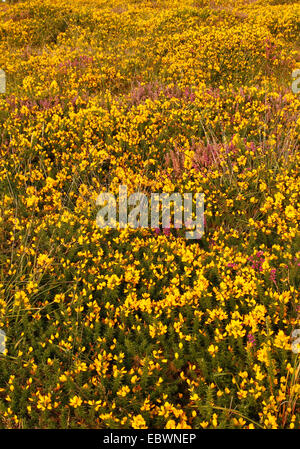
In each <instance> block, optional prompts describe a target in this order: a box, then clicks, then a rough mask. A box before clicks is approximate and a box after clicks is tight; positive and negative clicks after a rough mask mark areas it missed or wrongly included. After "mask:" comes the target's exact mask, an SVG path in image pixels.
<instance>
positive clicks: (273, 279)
mask: <svg viewBox="0 0 300 449" xmlns="http://www.w3.org/2000/svg"><path fill="white" fill-rule="evenodd" d="M270 279H271V281H272V282H274V284H276V268H272V270H271V271H270Z"/></svg>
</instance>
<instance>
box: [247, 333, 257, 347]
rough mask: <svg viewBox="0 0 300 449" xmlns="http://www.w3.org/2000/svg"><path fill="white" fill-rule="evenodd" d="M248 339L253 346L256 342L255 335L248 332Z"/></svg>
mask: <svg viewBox="0 0 300 449" xmlns="http://www.w3.org/2000/svg"><path fill="white" fill-rule="evenodd" d="M247 338H248V341H249V343H250V344H251V345H252V346H255V344H256V342H255V337H254V335H253V334H248V335H247Z"/></svg>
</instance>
